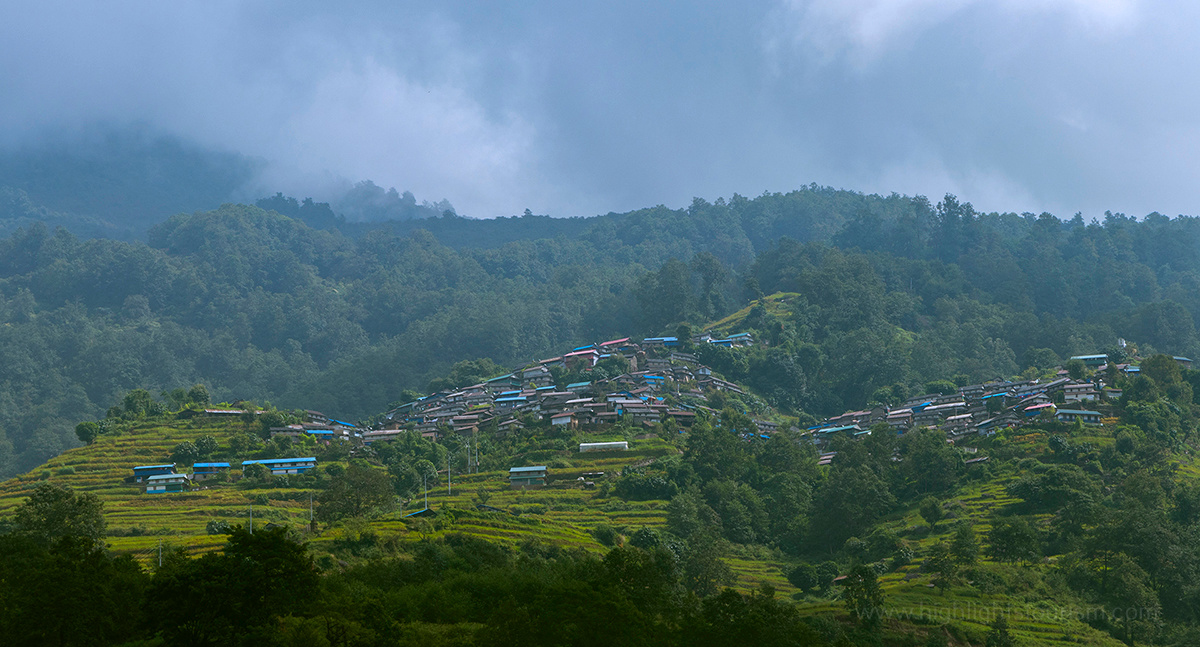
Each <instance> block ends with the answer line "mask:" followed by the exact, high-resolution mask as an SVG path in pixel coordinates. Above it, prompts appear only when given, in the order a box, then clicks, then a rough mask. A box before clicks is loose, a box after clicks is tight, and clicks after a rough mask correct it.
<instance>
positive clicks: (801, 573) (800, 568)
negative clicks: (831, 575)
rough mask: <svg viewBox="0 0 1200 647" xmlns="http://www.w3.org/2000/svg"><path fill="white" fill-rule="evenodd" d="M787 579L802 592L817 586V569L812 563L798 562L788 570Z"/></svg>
mask: <svg viewBox="0 0 1200 647" xmlns="http://www.w3.org/2000/svg"><path fill="white" fill-rule="evenodd" d="M787 580H788V582H791V584H792V586H794V587H796V588H798V589H800V591H802V592H804V593H808V592H809V591H811V590H813V589H815V588H817V583H818V582H817V569H816V567H814V566H813V565H812V564H798V565H797V566H796V567H795V568H793V569H792V570H790V571H788V573H787Z"/></svg>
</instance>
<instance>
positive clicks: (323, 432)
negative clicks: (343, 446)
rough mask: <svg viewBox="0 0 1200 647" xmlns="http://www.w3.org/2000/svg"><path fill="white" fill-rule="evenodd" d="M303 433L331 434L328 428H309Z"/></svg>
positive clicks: (314, 434) (313, 434)
mask: <svg viewBox="0 0 1200 647" xmlns="http://www.w3.org/2000/svg"><path fill="white" fill-rule="evenodd" d="M304 433H306V434H310V435H312V436H332V435H333V432H332V431H329V430H328V429H309V430H307V431H305V432H304Z"/></svg>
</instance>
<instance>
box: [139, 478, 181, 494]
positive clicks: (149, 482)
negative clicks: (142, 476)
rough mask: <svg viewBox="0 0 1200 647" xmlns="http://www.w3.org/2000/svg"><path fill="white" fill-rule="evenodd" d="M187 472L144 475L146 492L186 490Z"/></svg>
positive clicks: (160, 492)
mask: <svg viewBox="0 0 1200 647" xmlns="http://www.w3.org/2000/svg"><path fill="white" fill-rule="evenodd" d="M190 479H191V477H189V476H188V475H187V474H155V475H154V476H148V477H146V494H163V493H166V492H187V491H188V481H189V480H190Z"/></svg>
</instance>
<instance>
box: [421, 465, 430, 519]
mask: <svg viewBox="0 0 1200 647" xmlns="http://www.w3.org/2000/svg"><path fill="white" fill-rule="evenodd" d="M421 478H422V479H425V509H426V510H428V509H429V472H428V471H427V472H425V475H424V476H422V477H421Z"/></svg>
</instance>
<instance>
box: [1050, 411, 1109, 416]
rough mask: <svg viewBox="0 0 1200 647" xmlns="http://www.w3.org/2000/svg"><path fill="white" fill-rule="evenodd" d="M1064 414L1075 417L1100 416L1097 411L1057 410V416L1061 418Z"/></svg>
mask: <svg viewBox="0 0 1200 647" xmlns="http://www.w3.org/2000/svg"><path fill="white" fill-rule="evenodd" d="M1064 413H1067V414H1071V415H1075V416H1098V415H1100V412H1099V411H1084V410H1083V409H1059V410H1058V415H1060V416H1061V415H1062V414H1064Z"/></svg>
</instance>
